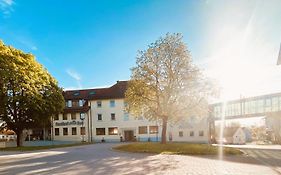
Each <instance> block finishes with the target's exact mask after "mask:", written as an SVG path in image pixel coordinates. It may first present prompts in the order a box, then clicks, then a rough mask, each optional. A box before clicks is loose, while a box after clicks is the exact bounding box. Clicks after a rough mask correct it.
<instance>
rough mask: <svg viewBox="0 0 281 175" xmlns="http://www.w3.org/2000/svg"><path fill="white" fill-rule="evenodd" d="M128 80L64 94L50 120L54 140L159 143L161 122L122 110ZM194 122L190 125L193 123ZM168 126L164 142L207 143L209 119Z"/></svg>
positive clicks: (123, 108) (124, 104)
mask: <svg viewBox="0 0 281 175" xmlns="http://www.w3.org/2000/svg"><path fill="white" fill-rule="evenodd" d="M126 88H127V81H117V83H116V84H115V85H113V86H111V87H108V88H99V89H86V90H72V91H65V92H64V94H63V95H64V98H65V101H66V107H65V109H64V112H63V113H62V114H59V115H57V116H55V117H53V119H52V138H53V140H63V141H86V142H92V141H94V142H120V141H160V140H161V122H157V121H148V120H147V119H145V118H144V117H134V116H132V115H130V114H129V113H127V112H126V111H125V107H126V105H127V104H126V103H125V101H124V98H125V91H126ZM192 122H193V123H192ZM180 123H181V124H173V125H172V124H168V129H167V140H170V141H185V142H200V143H207V142H209V138H210V133H209V130H208V128H209V127H208V126H209V123H208V120H206V119H202V120H199V121H197V122H194V121H191V120H184V121H181V122H180Z"/></svg>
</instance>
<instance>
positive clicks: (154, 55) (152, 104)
mask: <svg viewBox="0 0 281 175" xmlns="http://www.w3.org/2000/svg"><path fill="white" fill-rule="evenodd" d="M213 90H214V88H213V85H212V83H211V82H210V81H209V80H208V79H206V78H205V77H204V76H203V75H202V73H201V72H200V70H199V68H198V67H197V66H195V65H194V64H193V62H192V58H191V55H190V52H189V51H188V50H187V47H186V44H185V43H184V42H183V41H182V35H181V34H167V35H166V36H165V37H161V38H160V39H158V40H157V41H156V42H155V43H152V44H150V45H149V47H148V49H147V50H144V51H140V52H139V54H138V56H137V59H136V66H135V67H133V68H132V75H131V80H130V81H129V85H128V89H127V91H126V101H127V103H128V110H129V112H130V113H132V114H133V115H135V116H140V115H142V116H144V117H145V118H147V119H149V120H161V121H162V138H161V139H162V143H166V130H167V122H168V121H171V122H173V121H174V122H177V121H179V120H181V119H183V118H185V117H189V116H194V115H196V116H206V115H207V113H208V103H207V97H208V96H209V95H212V93H213Z"/></svg>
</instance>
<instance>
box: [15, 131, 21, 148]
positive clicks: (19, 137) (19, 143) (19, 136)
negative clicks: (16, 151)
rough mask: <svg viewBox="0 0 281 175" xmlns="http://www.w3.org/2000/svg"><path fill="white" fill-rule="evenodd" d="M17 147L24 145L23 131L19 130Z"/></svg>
mask: <svg viewBox="0 0 281 175" xmlns="http://www.w3.org/2000/svg"><path fill="white" fill-rule="evenodd" d="M16 134H17V147H20V146H22V131H17V132H16Z"/></svg>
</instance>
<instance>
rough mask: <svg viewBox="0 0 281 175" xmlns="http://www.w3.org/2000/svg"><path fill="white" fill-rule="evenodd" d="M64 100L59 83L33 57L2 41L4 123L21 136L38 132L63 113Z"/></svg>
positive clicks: (0, 107)
mask: <svg viewBox="0 0 281 175" xmlns="http://www.w3.org/2000/svg"><path fill="white" fill-rule="evenodd" d="M63 106H64V98H63V96H62V89H61V88H59V87H58V84H57V81H56V80H55V79H54V78H53V77H52V76H51V75H50V74H49V73H48V72H47V70H46V69H45V68H44V67H43V66H42V65H41V64H39V63H38V62H37V61H36V60H35V58H34V56H33V55H32V54H27V53H24V52H22V51H20V50H18V49H15V48H13V47H11V46H6V45H5V44H4V43H3V42H2V41H0V120H2V121H4V122H5V125H4V127H5V128H7V129H10V130H13V131H14V132H15V133H16V134H17V146H21V145H22V142H21V141H22V131H23V130H24V129H30V128H34V127H36V126H38V125H40V124H41V123H42V121H47V120H49V119H50V117H51V116H52V115H55V114H58V113H59V112H61V111H62V109H63Z"/></svg>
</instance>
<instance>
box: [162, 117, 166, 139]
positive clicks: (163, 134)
mask: <svg viewBox="0 0 281 175" xmlns="http://www.w3.org/2000/svg"><path fill="white" fill-rule="evenodd" d="M162 122H163V123H162V136H161V144H166V142H167V137H166V135H167V117H166V116H164V117H163V119H162Z"/></svg>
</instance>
